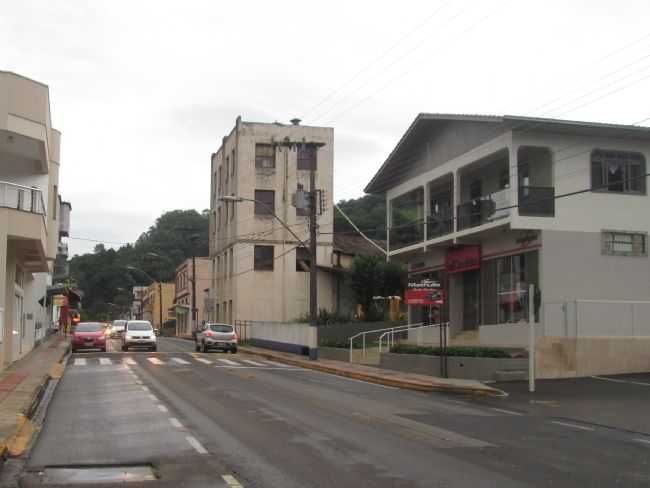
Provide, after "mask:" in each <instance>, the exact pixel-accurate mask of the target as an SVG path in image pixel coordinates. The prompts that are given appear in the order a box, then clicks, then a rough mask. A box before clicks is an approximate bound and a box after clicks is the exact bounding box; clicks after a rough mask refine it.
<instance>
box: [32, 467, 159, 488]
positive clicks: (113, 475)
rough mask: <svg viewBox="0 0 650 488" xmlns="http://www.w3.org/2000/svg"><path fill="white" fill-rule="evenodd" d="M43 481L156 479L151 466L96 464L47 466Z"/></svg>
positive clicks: (95, 481)
mask: <svg viewBox="0 0 650 488" xmlns="http://www.w3.org/2000/svg"><path fill="white" fill-rule="evenodd" d="M42 477H43V482H44V483H49V484H52V485H73V484H81V483H124V482H128V481H152V480H155V479H156V476H155V475H154V472H153V469H152V468H151V466H94V467H76V468H45V470H44V471H43V472H42Z"/></svg>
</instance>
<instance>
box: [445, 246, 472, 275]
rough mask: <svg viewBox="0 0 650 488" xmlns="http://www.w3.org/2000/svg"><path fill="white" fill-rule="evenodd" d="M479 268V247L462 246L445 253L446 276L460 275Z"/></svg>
mask: <svg viewBox="0 0 650 488" xmlns="http://www.w3.org/2000/svg"><path fill="white" fill-rule="evenodd" d="M480 268H481V246H464V247H458V248H455V249H450V250H449V251H447V255H446V256H445V271H446V272H447V273H448V274H454V273H462V272H463V271H469V270H472V269H480Z"/></svg>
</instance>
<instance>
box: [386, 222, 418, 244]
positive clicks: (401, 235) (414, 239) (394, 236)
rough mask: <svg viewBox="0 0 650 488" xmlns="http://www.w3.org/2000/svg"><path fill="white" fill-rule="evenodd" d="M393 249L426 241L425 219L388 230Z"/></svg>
mask: <svg viewBox="0 0 650 488" xmlns="http://www.w3.org/2000/svg"><path fill="white" fill-rule="evenodd" d="M388 235H389V243H390V248H391V250H396V249H401V248H403V247H407V246H411V245H413V244H420V243H422V242H424V220H417V221H415V222H410V223H407V224H401V225H398V226H395V227H391V228H390V229H389V230H388Z"/></svg>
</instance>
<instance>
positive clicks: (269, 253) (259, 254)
mask: <svg viewBox="0 0 650 488" xmlns="http://www.w3.org/2000/svg"><path fill="white" fill-rule="evenodd" d="M254 253H255V264H254V269H255V271H273V246H255V249H254Z"/></svg>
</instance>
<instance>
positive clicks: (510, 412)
mask: <svg viewBox="0 0 650 488" xmlns="http://www.w3.org/2000/svg"><path fill="white" fill-rule="evenodd" d="M490 410H494V411H495V412H500V413H505V414H508V415H523V413H520V412H514V411H512V410H505V409H503V408H496V407H490Z"/></svg>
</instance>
